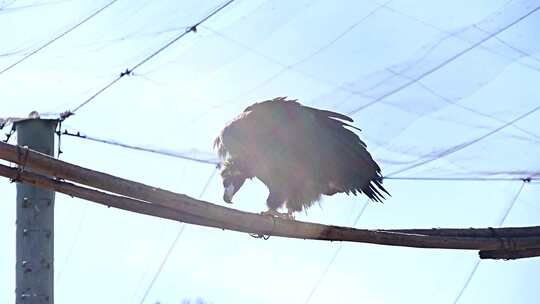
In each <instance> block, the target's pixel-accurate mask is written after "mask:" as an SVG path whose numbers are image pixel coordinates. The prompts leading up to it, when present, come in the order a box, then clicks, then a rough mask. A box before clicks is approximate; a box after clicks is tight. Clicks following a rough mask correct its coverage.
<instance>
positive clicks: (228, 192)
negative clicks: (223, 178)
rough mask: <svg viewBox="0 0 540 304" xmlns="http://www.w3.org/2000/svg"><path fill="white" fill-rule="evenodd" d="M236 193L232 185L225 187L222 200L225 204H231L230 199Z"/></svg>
mask: <svg viewBox="0 0 540 304" xmlns="http://www.w3.org/2000/svg"><path fill="white" fill-rule="evenodd" d="M235 193H236V189H235V188H234V185H233V184H230V185H228V186H227V187H225V193H223V200H224V201H225V202H226V203H229V204H232V198H233V196H234V194H235Z"/></svg>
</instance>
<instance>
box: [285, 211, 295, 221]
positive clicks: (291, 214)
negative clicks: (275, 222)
mask: <svg viewBox="0 0 540 304" xmlns="http://www.w3.org/2000/svg"><path fill="white" fill-rule="evenodd" d="M287 217H288V218H289V219H290V220H294V211H292V210H291V209H287Z"/></svg>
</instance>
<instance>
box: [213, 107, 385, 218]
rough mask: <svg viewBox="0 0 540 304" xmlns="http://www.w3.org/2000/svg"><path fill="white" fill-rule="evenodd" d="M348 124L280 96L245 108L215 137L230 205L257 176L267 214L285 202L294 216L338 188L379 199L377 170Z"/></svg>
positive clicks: (340, 117) (339, 117)
mask: <svg viewBox="0 0 540 304" xmlns="http://www.w3.org/2000/svg"><path fill="white" fill-rule="evenodd" d="M347 122H353V120H352V119H351V118H350V117H348V116H345V115H342V114H339V113H335V112H331V111H325V110H319V109H315V108H310V107H306V106H303V105H301V104H300V103H298V102H296V100H286V98H284V97H279V98H275V99H273V100H268V101H263V102H260V103H255V104H253V105H251V106H249V107H247V108H246V109H245V110H244V112H243V113H241V114H240V115H239V116H238V117H236V118H235V119H234V120H233V121H231V122H230V123H229V124H227V126H225V128H224V129H223V130H222V131H221V133H220V135H219V136H218V137H217V138H216V139H215V141H214V146H215V147H216V148H217V150H218V154H219V156H220V157H221V158H222V159H223V161H224V162H223V167H222V171H221V176H222V178H223V186H224V187H225V193H224V196H223V199H224V200H225V201H226V202H229V203H230V202H231V200H232V197H233V196H234V194H235V193H236V191H238V189H240V187H241V186H242V185H243V183H244V181H245V180H246V179H251V178H253V177H257V178H258V179H260V180H261V181H262V182H263V183H264V184H265V185H266V186H267V187H268V189H269V191H270V194H269V196H268V199H267V201H266V203H267V205H268V208H269V211H271V212H275V211H276V210H277V209H278V208H279V207H281V206H285V207H287V209H288V211H289V214H292V212H295V211H301V210H303V209H305V208H307V207H309V206H311V205H312V204H313V203H314V202H316V201H318V200H319V199H320V197H321V195H323V194H325V195H333V194H335V193H340V192H344V193H347V194H349V193H352V194H354V195H356V194H358V193H364V194H365V195H367V196H368V197H369V198H370V199H372V200H374V201H382V199H383V198H384V197H383V195H382V193H383V192H384V193H386V194H388V192H387V191H386V190H385V189H384V188H383V186H382V176H381V170H380V168H379V166H378V165H377V163H375V161H374V160H373V158H372V157H371V155H370V154H369V152H368V151H367V150H366V144H365V143H364V142H362V141H361V140H360V138H359V137H358V136H357V135H356V134H355V133H354V132H353V131H351V130H350V129H349V128H352V129H357V128H356V127H354V126H351V125H350V124H348V123H347ZM347 127H348V128H347ZM357 130H359V129H357Z"/></svg>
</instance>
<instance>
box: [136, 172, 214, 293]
mask: <svg viewBox="0 0 540 304" xmlns="http://www.w3.org/2000/svg"><path fill="white" fill-rule="evenodd" d="M216 172H217V169H214V170H212V174H210V177H209V178H208V180H207V181H206V184H205V185H204V187H203V189H202V191H201V193H200V194H199V199H201V198H202V197H203V195H204V193H205V192H206V190H207V189H208V186H209V185H210V182H211V181H212V179H213V178H214V176H215V175H216ZM185 228H186V224H181V225H180V229H179V230H178V232H177V233H176V237H175V238H174V240H173V242H172V243H171V245H170V246H169V249H168V250H167V253H166V254H165V256H164V257H163V260H162V261H161V264H160V265H159V267H158V270H157V271H156V273H155V274H154V277H153V278H152V281H150V284H149V285H148V287H147V288H146V290H145V291H144V294H143V297H142V298H141V301H140V302H139V303H140V304H143V303H144V300H146V297H147V296H148V293H149V292H150V290H151V289H152V287H153V286H154V283H155V282H156V280H157V278H158V277H159V275H160V274H161V271H162V270H163V267H164V266H165V264H166V263H167V260H168V259H169V256H170V255H171V253H172V251H173V250H174V248H175V247H176V244H177V243H178V240H179V239H180V236H182V233H183V232H184V230H185Z"/></svg>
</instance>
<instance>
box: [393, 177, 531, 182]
mask: <svg viewBox="0 0 540 304" xmlns="http://www.w3.org/2000/svg"><path fill="white" fill-rule="evenodd" d="M383 179H384V180H404V181H473V182H474V181H479V182H500V181H519V182H532V181H537V180H538V178H536V177H481V176H473V177H437V176H388V177H383Z"/></svg>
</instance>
